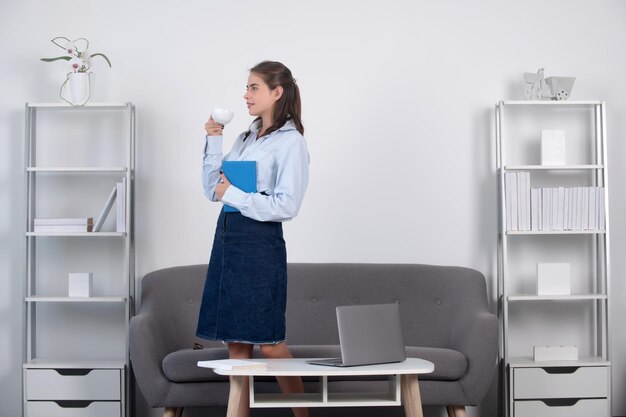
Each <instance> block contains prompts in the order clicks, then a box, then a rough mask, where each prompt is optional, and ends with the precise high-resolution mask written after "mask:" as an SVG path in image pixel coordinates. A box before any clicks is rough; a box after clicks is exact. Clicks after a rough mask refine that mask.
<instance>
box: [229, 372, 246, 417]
mask: <svg viewBox="0 0 626 417" xmlns="http://www.w3.org/2000/svg"><path fill="white" fill-rule="evenodd" d="M246 378H247V377H246V376H240V375H238V376H231V377H230V393H229V394H228V411H227V412H226V417H237V413H238V412H239V402H240V400H241V392H242V391H243V383H244V381H245V379H246Z"/></svg>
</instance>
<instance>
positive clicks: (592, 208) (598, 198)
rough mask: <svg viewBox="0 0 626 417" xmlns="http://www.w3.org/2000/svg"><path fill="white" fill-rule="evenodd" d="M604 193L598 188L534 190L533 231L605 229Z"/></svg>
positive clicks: (546, 188)
mask: <svg viewBox="0 0 626 417" xmlns="http://www.w3.org/2000/svg"><path fill="white" fill-rule="evenodd" d="M604 193H605V190H604V187H598V186H594V187H545V188H533V189H532V191H531V198H530V200H531V211H532V221H531V226H532V230H534V231H565V230H573V231H580V230H604V229H605V224H604V218H605V216H606V214H605V201H604Z"/></svg>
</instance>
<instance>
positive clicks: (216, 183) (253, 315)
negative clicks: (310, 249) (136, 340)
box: [197, 61, 309, 417]
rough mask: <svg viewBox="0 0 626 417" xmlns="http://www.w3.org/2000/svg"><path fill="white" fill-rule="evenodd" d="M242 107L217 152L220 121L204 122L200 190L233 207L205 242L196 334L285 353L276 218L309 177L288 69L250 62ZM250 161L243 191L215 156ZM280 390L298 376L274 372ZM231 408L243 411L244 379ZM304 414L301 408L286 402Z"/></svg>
mask: <svg viewBox="0 0 626 417" xmlns="http://www.w3.org/2000/svg"><path fill="white" fill-rule="evenodd" d="M244 99H245V100H246V105H247V107H248V112H249V113H250V115H252V116H256V119H255V120H254V122H253V123H252V125H251V126H250V129H249V130H248V131H247V132H244V133H242V134H240V135H239V136H238V137H237V139H236V140H235V143H234V145H233V148H232V150H231V152H230V153H228V154H226V155H225V156H224V155H222V130H223V128H224V127H223V126H222V125H219V124H217V123H215V121H213V119H212V118H209V121H208V122H207V123H206V124H205V130H206V133H207V136H206V146H205V152H204V165H203V176H202V181H203V186H204V193H205V195H206V196H207V198H209V199H210V200H212V201H221V202H222V203H224V204H227V205H229V206H232V207H234V208H236V209H238V210H239V212H238V213H237V212H235V213H232V212H228V213H225V212H224V210H222V212H221V213H220V216H219V219H218V221H217V228H216V231H215V239H214V241H213V249H212V250H211V260H210V262H209V269H208V272H207V279H206V284H205V288H204V294H203V299H202V306H201V308H200V315H199V319H198V329H197V335H198V337H202V338H205V339H210V340H222V341H224V342H225V343H228V354H229V357H230V358H233V359H245V358H250V357H251V356H252V349H253V347H254V345H255V344H258V345H260V349H261V353H262V354H263V356H264V357H266V358H291V354H290V352H289V349H288V348H287V344H286V343H285V307H286V302H287V256H286V250H285V241H284V240H283V234H282V223H281V222H283V221H286V220H290V219H292V218H294V217H295V216H296V215H297V214H298V210H299V209H300V205H301V203H302V199H303V197H304V192H305V190H306V187H307V184H308V177H309V153H308V150H307V146H306V142H305V140H304V136H302V135H303V133H304V127H303V126H302V121H301V116H300V113H301V111H300V108H301V104H300V91H299V89H298V86H297V84H296V81H295V80H294V79H293V77H292V75H291V71H289V69H288V68H287V67H285V66H284V65H283V64H281V63H279V62H270V61H264V62H261V63H260V64H258V65H256V66H255V67H254V68H252V69H251V70H250V76H249V77H248V84H247V86H246V94H245V95H244ZM242 160H248V161H256V166H257V191H258V192H256V193H245V192H243V191H242V190H240V189H238V188H237V187H235V186H234V185H232V184H231V183H230V182H229V181H228V178H226V177H225V176H224V174H223V173H222V171H221V166H222V161H242ZM277 379H278V383H279V385H280V387H281V389H282V390H283V392H303V390H304V389H303V384H302V380H301V378H298V377H277ZM240 404H241V405H240V407H239V410H240V412H239V416H240V417H243V416H247V415H249V408H248V389H247V386H244V389H243V395H242V398H241V403H240ZM294 414H295V415H296V416H308V411H307V410H306V409H294Z"/></svg>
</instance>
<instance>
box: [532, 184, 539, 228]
mask: <svg viewBox="0 0 626 417" xmlns="http://www.w3.org/2000/svg"><path fill="white" fill-rule="evenodd" d="M530 202H531V207H530V213H531V218H530V225H531V230H532V231H534V232H537V231H539V230H541V210H540V208H541V189H540V188H533V189H532V190H530Z"/></svg>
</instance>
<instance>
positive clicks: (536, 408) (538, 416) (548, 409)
mask: <svg viewBox="0 0 626 417" xmlns="http://www.w3.org/2000/svg"><path fill="white" fill-rule="evenodd" d="M608 415H609V400H608V399H606V398H605V399H599V400H575V401H574V402H573V403H563V404H550V403H549V402H544V401H515V417H591V416H608Z"/></svg>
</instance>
